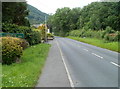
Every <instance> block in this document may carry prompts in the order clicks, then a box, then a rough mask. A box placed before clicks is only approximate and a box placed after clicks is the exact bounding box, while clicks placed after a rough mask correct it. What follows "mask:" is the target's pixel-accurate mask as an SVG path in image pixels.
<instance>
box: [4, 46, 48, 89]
mask: <svg viewBox="0 0 120 89" xmlns="http://www.w3.org/2000/svg"><path fill="white" fill-rule="evenodd" d="M49 47H50V45H48V44H38V45H34V46H31V47H29V48H27V49H25V50H24V51H23V55H22V57H21V59H22V62H21V63H19V64H16V63H14V64H12V65H9V66H8V65H3V66H2V87H7V88H5V89H11V88H12V89H13V87H15V89H16V88H17V87H22V89H24V87H26V88H28V89H32V88H33V87H35V85H36V83H37V81H38V76H39V75H40V74H41V72H42V68H43V66H44V63H45V60H46V57H47V55H48V51H49ZM31 70H32V71H31ZM30 87H31V88H30ZM26 88H25V89H26Z"/></svg>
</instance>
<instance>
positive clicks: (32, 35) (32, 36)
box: [2, 23, 41, 45]
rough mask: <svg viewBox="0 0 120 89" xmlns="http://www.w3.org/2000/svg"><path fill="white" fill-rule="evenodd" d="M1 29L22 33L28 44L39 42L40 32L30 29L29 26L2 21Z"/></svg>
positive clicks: (7, 31)
mask: <svg viewBox="0 0 120 89" xmlns="http://www.w3.org/2000/svg"><path fill="white" fill-rule="evenodd" d="M2 31H3V32H6V33H23V34H24V36H25V38H24V39H25V40H27V41H28V42H29V44H30V45H34V44H38V43H40V42H41V34H40V32H39V31H35V30H32V29H31V28H30V27H26V26H18V25H15V24H8V23H3V24H2Z"/></svg>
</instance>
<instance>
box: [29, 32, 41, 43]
mask: <svg viewBox="0 0 120 89" xmlns="http://www.w3.org/2000/svg"><path fill="white" fill-rule="evenodd" d="M28 41H29V44H30V45H34V44H38V43H41V32H40V31H32V32H31V33H30V38H29V39H28Z"/></svg>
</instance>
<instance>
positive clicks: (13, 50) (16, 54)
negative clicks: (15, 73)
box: [0, 37, 23, 64]
mask: <svg viewBox="0 0 120 89" xmlns="http://www.w3.org/2000/svg"><path fill="white" fill-rule="evenodd" d="M0 39H1V40H2V63H3V64H11V63H13V62H16V61H17V60H18V59H19V58H20V56H21V55H22V51H23V48H22V47H21V45H22V43H23V40H21V39H20V38H15V37H1V38H0Z"/></svg>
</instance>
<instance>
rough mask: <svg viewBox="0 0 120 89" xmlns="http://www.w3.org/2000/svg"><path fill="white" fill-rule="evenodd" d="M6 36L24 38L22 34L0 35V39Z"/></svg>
mask: <svg viewBox="0 0 120 89" xmlns="http://www.w3.org/2000/svg"><path fill="white" fill-rule="evenodd" d="M6 36H11V37H17V38H24V34H23V33H0V37H6Z"/></svg>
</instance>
